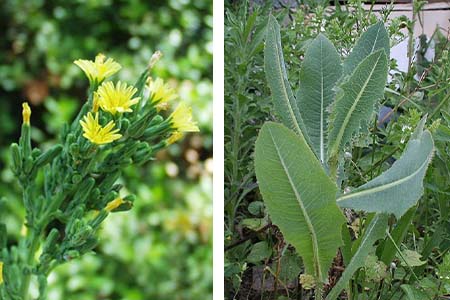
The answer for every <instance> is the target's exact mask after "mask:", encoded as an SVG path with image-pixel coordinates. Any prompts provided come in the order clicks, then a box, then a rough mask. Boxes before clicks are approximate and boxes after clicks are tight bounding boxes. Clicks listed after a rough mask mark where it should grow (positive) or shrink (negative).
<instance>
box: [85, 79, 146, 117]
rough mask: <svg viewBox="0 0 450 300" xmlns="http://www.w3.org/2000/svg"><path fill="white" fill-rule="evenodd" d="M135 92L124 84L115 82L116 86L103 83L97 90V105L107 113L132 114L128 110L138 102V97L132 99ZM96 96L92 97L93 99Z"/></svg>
mask: <svg viewBox="0 0 450 300" xmlns="http://www.w3.org/2000/svg"><path fill="white" fill-rule="evenodd" d="M136 92H137V89H136V88H135V87H133V86H131V85H130V86H127V84H126V83H123V82H120V81H119V82H117V84H116V86H114V84H113V83H112V82H110V81H108V82H105V83H103V84H102V85H101V86H100V87H99V88H98V90H97V92H96V94H97V97H98V98H97V100H98V105H99V106H100V107H101V108H102V109H103V110H104V111H107V112H110V113H112V114H113V115H114V114H116V113H124V112H132V111H133V110H132V109H131V108H130V107H131V106H132V105H135V104H136V103H138V102H139V99H140V97H136V98H132V97H133V95H134V94H135V93H136ZM95 97H96V96H94V99H95Z"/></svg>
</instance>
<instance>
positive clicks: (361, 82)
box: [328, 49, 388, 167]
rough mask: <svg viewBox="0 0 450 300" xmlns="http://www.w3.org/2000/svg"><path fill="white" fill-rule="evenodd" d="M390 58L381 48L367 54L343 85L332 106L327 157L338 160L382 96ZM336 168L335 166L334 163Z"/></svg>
mask: <svg viewBox="0 0 450 300" xmlns="http://www.w3.org/2000/svg"><path fill="white" fill-rule="evenodd" d="M387 71H388V68H387V60H386V54H385V52H384V50H382V49H380V50H378V51H376V52H374V53H372V54H370V55H369V56H367V57H366V58H365V59H364V60H363V61H362V62H361V63H360V64H359V65H358V67H357V68H356V69H355V70H354V72H353V73H352V74H351V75H350V76H349V78H348V79H347V80H345V82H343V83H342V85H340V86H339V88H340V91H339V93H338V95H337V97H336V101H335V103H333V106H332V112H331V114H330V122H329V136H328V143H329V145H328V152H329V153H328V156H329V159H330V160H332V161H333V160H334V161H335V160H337V159H338V157H337V156H338V155H339V154H340V153H343V151H344V147H345V146H346V145H347V144H348V143H349V142H350V141H351V139H352V137H354V136H355V135H356V134H358V133H359V131H360V128H361V127H363V128H364V126H365V127H366V128H367V125H366V123H367V120H368V119H370V117H371V116H372V114H373V112H374V105H375V104H376V103H377V101H379V100H380V99H381V98H382V97H383V92H384V86H385V85H386V79H387ZM332 167H334V166H332Z"/></svg>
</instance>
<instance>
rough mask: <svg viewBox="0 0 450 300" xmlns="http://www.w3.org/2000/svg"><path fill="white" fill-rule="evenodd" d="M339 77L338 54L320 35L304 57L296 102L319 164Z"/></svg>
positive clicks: (323, 161)
mask: <svg viewBox="0 0 450 300" xmlns="http://www.w3.org/2000/svg"><path fill="white" fill-rule="evenodd" d="M341 75H342V65H341V58H340V57H339V54H338V53H337V51H336V49H335V48H334V46H333V44H332V43H331V42H330V41H329V40H328V39H327V38H326V37H325V36H324V35H322V34H319V35H318V36H317V38H315V39H314V40H313V41H312V42H311V43H310V44H309V45H308V49H307V50H306V53H305V59H304V60H303V63H302V68H301V70H300V84H299V90H298V93H297V101H298V107H299V110H300V114H301V115H302V117H303V120H304V122H305V127H306V131H307V133H308V136H309V137H310V139H311V146H312V148H313V149H314V151H315V152H316V155H317V157H319V158H320V161H321V162H322V163H326V154H327V142H328V135H327V124H328V117H329V106H330V105H331V103H332V102H333V100H334V97H335V91H334V86H335V85H336V83H337V81H338V80H339V78H341Z"/></svg>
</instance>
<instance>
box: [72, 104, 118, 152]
mask: <svg viewBox="0 0 450 300" xmlns="http://www.w3.org/2000/svg"><path fill="white" fill-rule="evenodd" d="M80 124H81V127H83V131H84V134H83V136H84V137H85V138H87V139H88V140H89V141H91V142H92V143H94V144H98V145H101V144H108V143H111V142H113V141H115V140H118V139H120V138H121V137H122V135H121V134H118V133H117V132H119V129H114V130H112V129H113V128H114V127H115V126H116V124H114V122H113V121H110V122H109V123H108V124H107V125H106V126H105V127H102V126H101V125H100V124H99V122H98V113H95V117H94V116H93V115H92V113H91V112H89V113H88V114H87V115H86V116H84V118H83V120H80Z"/></svg>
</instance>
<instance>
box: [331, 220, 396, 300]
mask: <svg viewBox="0 0 450 300" xmlns="http://www.w3.org/2000/svg"><path fill="white" fill-rule="evenodd" d="M387 220H388V215H386V214H377V215H375V217H374V218H373V219H372V221H371V222H370V223H369V226H368V227H367V228H366V230H365V232H364V235H363V237H362V240H361V243H360V245H359V247H358V249H357V250H356V252H355V254H354V255H353V257H352V259H351V260H350V262H349V264H348V265H347V266H346V267H345V270H344V273H342V276H341V278H339V281H338V282H337V283H336V285H335V286H334V287H333V289H332V290H331V292H330V293H329V294H328V296H327V298H326V299H327V300H334V299H337V297H338V296H339V294H340V293H341V291H342V290H343V289H344V288H345V286H346V285H347V282H348V281H349V280H350V279H351V278H352V276H353V274H354V273H355V272H356V271H357V270H358V269H359V268H361V267H362V266H364V264H365V260H366V257H367V256H368V255H369V253H370V252H371V251H372V249H373V244H374V243H375V242H376V241H377V240H379V239H381V238H383V237H384V235H385V232H386V229H387Z"/></svg>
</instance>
